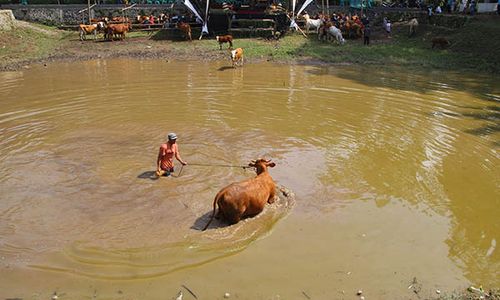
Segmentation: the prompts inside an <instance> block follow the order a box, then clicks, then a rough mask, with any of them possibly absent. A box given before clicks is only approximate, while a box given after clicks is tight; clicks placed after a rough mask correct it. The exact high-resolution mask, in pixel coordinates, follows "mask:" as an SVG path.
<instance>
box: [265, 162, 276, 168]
mask: <svg viewBox="0 0 500 300" xmlns="http://www.w3.org/2000/svg"><path fill="white" fill-rule="evenodd" d="M267 166H268V167H271V168H274V167H275V166H276V164H275V163H274V162H271V163H268V164H267Z"/></svg>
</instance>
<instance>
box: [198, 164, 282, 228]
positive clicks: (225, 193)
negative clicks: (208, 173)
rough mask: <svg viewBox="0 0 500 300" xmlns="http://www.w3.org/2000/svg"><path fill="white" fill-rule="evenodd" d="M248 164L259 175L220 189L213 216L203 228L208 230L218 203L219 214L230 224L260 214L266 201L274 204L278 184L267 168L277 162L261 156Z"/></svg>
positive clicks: (214, 204) (215, 200)
mask: <svg viewBox="0 0 500 300" xmlns="http://www.w3.org/2000/svg"><path fill="white" fill-rule="evenodd" d="M248 165H249V166H250V167H255V169H256V172H257V176H256V177H254V178H250V179H247V180H244V181H241V182H235V183H232V184H230V185H228V186H226V187H225V188H223V189H222V190H220V191H219V192H218V193H217V195H216V196H215V199H214V203H213V213H212V217H211V218H210V221H209V222H208V223H207V225H206V226H205V228H203V230H206V229H207V228H208V226H209V225H210V223H211V222H212V220H213V219H214V216H215V210H216V205H218V206H219V213H218V215H219V216H222V217H224V219H226V221H228V222H229V223H230V224H236V223H238V222H239V221H240V219H241V218H243V217H247V216H255V215H257V214H259V213H260V212H261V211H262V210H263V209H264V206H265V205H266V202H267V203H269V204H272V203H273V202H274V201H275V197H276V184H275V183H274V180H273V178H272V177H271V175H269V172H268V171H267V168H268V167H271V168H272V167H274V166H275V165H276V164H275V163H274V162H272V161H271V160H266V159H263V158H259V159H257V160H254V161H252V162H251V163H250V164H248Z"/></svg>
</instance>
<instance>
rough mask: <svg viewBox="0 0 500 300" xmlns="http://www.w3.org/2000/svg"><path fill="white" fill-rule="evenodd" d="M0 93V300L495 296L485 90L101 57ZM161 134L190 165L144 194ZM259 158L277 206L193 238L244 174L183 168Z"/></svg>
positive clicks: (411, 77) (5, 80) (484, 80)
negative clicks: (461, 292) (487, 290)
mask: <svg viewBox="0 0 500 300" xmlns="http://www.w3.org/2000/svg"><path fill="white" fill-rule="evenodd" d="M0 82H1V83H0V95H1V100H0V102H1V106H0V164H1V168H0V191H1V193H0V298H2V299H3V298H15V297H18V298H26V299H49V297H50V295H52V293H53V292H57V293H59V295H61V298H65V299H173V298H175V297H176V295H177V293H178V292H179V291H182V292H183V293H184V299H194V297H193V296H192V295H191V294H190V293H189V291H188V290H187V289H186V287H187V288H189V289H190V290H191V291H192V292H193V293H194V294H195V295H196V296H197V297H198V299H223V298H224V293H230V297H231V298H235V299H309V298H310V299H356V298H357V296H356V295H355V294H356V292H357V291H358V290H362V291H363V294H364V295H365V297H367V298H371V299H382V298H384V299H411V298H415V299H416V298H417V297H429V296H432V295H434V294H435V291H436V290H437V289H439V290H441V291H443V292H445V291H452V290H454V289H460V288H463V287H466V286H468V285H469V284H474V285H480V284H482V285H483V286H490V287H498V285H499V282H498V278H499V271H500V254H499V250H498V249H497V243H498V239H499V233H500V221H499V220H500V218H499V215H500V214H499V212H500V211H499V204H500V189H499V186H500V171H499V170H500V168H498V166H499V154H498V147H499V145H500V133H499V126H500V125H499V110H500V105H499V102H500V90H499V89H498V85H497V84H496V82H495V81H494V78H488V77H477V76H467V75H465V74H455V73H451V74H450V73H439V72H434V73H419V72H413V71H405V70H399V69H390V70H389V69H380V68H366V67H363V68H360V67H338V66H336V67H332V66H330V67H326V66H302V65H273V64H253V65H252V64H248V65H246V66H244V68H238V69H230V68H227V63H224V62H212V63H190V62H165V61H154V60H144V61H141V60H127V59H118V60H97V61H87V62H78V63H54V64H51V65H48V66H47V67H43V66H33V67H32V68H30V69H24V70H22V71H18V72H4V73H0ZM171 131H172V132H176V133H177V134H178V136H179V139H178V143H179V148H180V151H181V155H182V157H183V158H184V159H185V160H187V161H188V163H190V164H192V165H188V166H186V167H184V168H183V169H182V172H181V173H180V176H178V177H169V178H160V179H159V180H151V179H149V175H151V172H152V171H153V170H154V165H155V160H156V155H157V150H158V147H159V145H160V144H161V143H162V142H163V141H164V139H165V137H166V134H167V133H168V132H171ZM258 157H267V158H272V159H273V160H274V161H275V162H276V167H275V168H273V169H271V170H270V173H271V175H272V176H273V177H274V179H275V180H276V182H277V183H278V184H280V185H281V186H284V187H286V188H289V189H290V190H291V191H293V193H294V195H295V197H294V198H293V199H292V198H290V197H289V198H282V199H280V201H279V202H278V203H277V204H275V205H269V206H268V207H267V208H266V211H265V212H264V213H263V214H262V215H260V216H258V217H256V218H253V219H247V220H245V221H244V222H241V223H240V224H238V225H236V226H231V227H224V226H217V224H215V225H216V226H215V227H214V228H212V229H210V230H208V231H206V232H205V233H202V232H200V231H199V229H200V228H202V227H203V225H204V224H205V223H206V221H207V220H208V214H209V212H210V210H211V204H212V200H213V197H214V196H215V194H216V193H217V191H218V190H219V189H220V188H222V187H223V186H225V185H227V184H228V183H230V182H233V181H237V180H242V179H244V178H248V177H251V176H253V175H254V173H253V172H252V171H251V170H245V169H243V168H238V167H222V166H201V165H196V164H209V165H234V166H242V165H246V164H247V163H248V162H249V160H251V159H255V158H258ZM179 171H180V168H179V165H178V164H177V175H179ZM414 279H416V281H414ZM412 283H413V284H412ZM183 285H184V286H185V287H183Z"/></svg>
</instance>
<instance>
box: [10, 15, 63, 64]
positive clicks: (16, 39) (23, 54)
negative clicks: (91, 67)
mask: <svg viewBox="0 0 500 300" xmlns="http://www.w3.org/2000/svg"><path fill="white" fill-rule="evenodd" d="M68 36H69V33H67V32H61V31H59V30H55V29H54V28H51V27H47V26H43V25H39V24H29V23H25V22H17V26H16V27H15V28H13V29H12V30H8V31H1V32H0V66H2V65H7V64H16V63H20V62H29V61H32V60H38V59H43V58H46V57H48V56H49V55H53V54H54V53H57V49H58V48H59V47H62V46H63V45H64V44H65V42H66V41H67V38H68Z"/></svg>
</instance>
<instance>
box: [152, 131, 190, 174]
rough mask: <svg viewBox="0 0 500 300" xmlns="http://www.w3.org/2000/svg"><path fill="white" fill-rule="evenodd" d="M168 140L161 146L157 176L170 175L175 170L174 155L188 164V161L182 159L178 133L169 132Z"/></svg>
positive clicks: (181, 161)
mask: <svg viewBox="0 0 500 300" xmlns="http://www.w3.org/2000/svg"><path fill="white" fill-rule="evenodd" d="M167 138H168V141H167V142H166V143H164V144H162V145H161V146H160V151H159V152H158V159H157V160H156V167H157V169H156V175H157V176H169V175H170V174H171V173H173V172H174V157H175V158H176V159H177V160H178V161H179V162H180V163H181V164H182V165H183V166H185V165H187V162H185V161H184V160H182V158H181V155H180V153H179V148H178V147H177V143H176V142H177V135H176V134H175V133H173V132H172V133H169V134H168V136H167Z"/></svg>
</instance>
